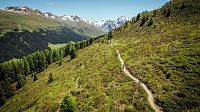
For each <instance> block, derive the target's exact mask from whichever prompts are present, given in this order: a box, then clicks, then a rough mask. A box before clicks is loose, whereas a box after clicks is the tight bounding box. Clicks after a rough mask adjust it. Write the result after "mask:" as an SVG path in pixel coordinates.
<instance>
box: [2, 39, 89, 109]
mask: <svg viewBox="0 0 200 112" xmlns="http://www.w3.org/2000/svg"><path fill="white" fill-rule="evenodd" d="M92 42H93V39H90V40H87V41H81V42H77V43H72V42H70V43H68V44H66V46H64V47H61V48H59V49H54V50H44V51H38V52H36V53H33V54H30V55H28V56H24V57H23V58H22V59H13V60H10V61H8V62H4V63H2V64H0V71H1V72H0V76H1V77H0V81H1V83H0V84H1V94H0V96H1V98H0V105H3V104H4V101H5V99H6V98H10V97H11V96H12V95H13V94H14V91H15V90H18V89H19V88H21V87H22V86H23V85H24V84H25V81H26V76H28V75H29V74H32V76H33V81H36V80H37V79H38V78H37V74H36V73H38V72H41V71H44V70H45V69H46V68H47V67H48V65H49V64H51V63H53V62H56V61H58V60H60V61H59V66H61V63H62V62H61V61H62V60H61V59H62V58H63V57H66V56H67V55H70V57H71V59H74V58H75V57H76V55H77V50H78V49H83V48H84V47H86V46H89V45H90V44H92ZM52 81H53V78H52V73H50V76H49V80H48V82H52ZM15 82H16V86H14V85H13V84H14V83H15Z"/></svg>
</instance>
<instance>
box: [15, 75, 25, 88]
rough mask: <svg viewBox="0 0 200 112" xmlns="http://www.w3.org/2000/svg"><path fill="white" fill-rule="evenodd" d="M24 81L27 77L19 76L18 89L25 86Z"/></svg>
mask: <svg viewBox="0 0 200 112" xmlns="http://www.w3.org/2000/svg"><path fill="white" fill-rule="evenodd" d="M24 81H25V76H24V75H21V74H17V81H16V82H17V83H16V88H17V89H20V88H21V87H22V86H23V85H24Z"/></svg>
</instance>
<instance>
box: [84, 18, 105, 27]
mask: <svg viewBox="0 0 200 112" xmlns="http://www.w3.org/2000/svg"><path fill="white" fill-rule="evenodd" d="M84 21H85V22H86V23H88V24H90V25H94V26H97V27H101V26H102V25H103V24H104V23H105V22H106V21H105V20H98V19H94V18H92V19H88V20H87V19H84Z"/></svg>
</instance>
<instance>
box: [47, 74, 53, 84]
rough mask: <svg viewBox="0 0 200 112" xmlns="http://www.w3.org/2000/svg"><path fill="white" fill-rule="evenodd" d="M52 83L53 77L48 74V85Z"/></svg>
mask: <svg viewBox="0 0 200 112" xmlns="http://www.w3.org/2000/svg"><path fill="white" fill-rule="evenodd" d="M52 81H53V76H52V73H50V74H49V80H48V83H50V82H52Z"/></svg>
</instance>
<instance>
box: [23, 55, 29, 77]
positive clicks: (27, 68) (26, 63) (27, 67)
mask: <svg viewBox="0 0 200 112" xmlns="http://www.w3.org/2000/svg"><path fill="white" fill-rule="evenodd" d="M23 60H24V72H25V75H26V76H28V75H29V74H30V65H29V63H28V61H27V59H26V58H24V59H23Z"/></svg>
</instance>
